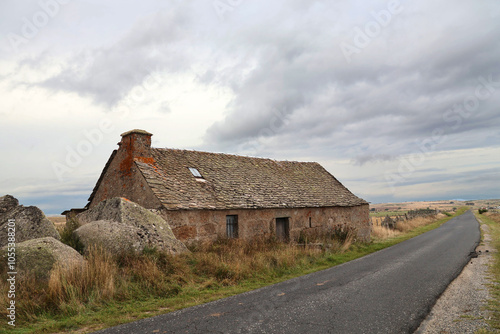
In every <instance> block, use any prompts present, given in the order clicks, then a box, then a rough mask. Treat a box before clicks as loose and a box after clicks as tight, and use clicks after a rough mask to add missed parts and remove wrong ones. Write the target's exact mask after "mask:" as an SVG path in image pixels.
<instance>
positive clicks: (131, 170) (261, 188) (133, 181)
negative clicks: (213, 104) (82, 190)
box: [86, 130, 370, 242]
mask: <svg viewBox="0 0 500 334" xmlns="http://www.w3.org/2000/svg"><path fill="white" fill-rule="evenodd" d="M151 136H152V135H151V134H150V133H148V132H146V131H143V130H133V131H129V132H127V133H124V134H122V141H121V142H120V143H119V149H118V150H115V151H114V152H113V153H112V155H111V157H110V159H109V160H108V162H107V164H106V166H105V168H104V170H103V172H102V174H101V176H100V178H99V180H98V182H97V185H96V186H95V188H94V190H93V192H92V195H91V196H90V198H89V203H88V204H87V207H86V208H87V209H88V208H93V207H95V206H96V205H97V204H99V203H100V202H101V201H103V200H105V199H109V198H113V197H124V198H127V199H129V200H131V201H133V202H135V203H137V204H139V205H141V206H143V207H145V208H147V209H152V210H154V211H157V212H158V213H159V214H160V215H161V216H162V217H163V218H164V219H165V220H166V221H167V222H168V223H169V225H170V226H171V227H172V230H173V232H174V234H175V236H176V237H177V238H178V239H179V240H181V241H184V242H191V241H196V240H207V239H215V238H217V237H218V236H227V235H229V232H228V230H227V228H228V226H227V225H228V224H229V223H228V222H227V220H226V218H227V216H237V218H236V219H237V236H238V237H240V238H251V237H254V236H257V235H266V234H273V233H274V234H277V235H279V236H280V237H283V236H285V237H286V239H294V238H296V237H298V235H299V234H300V231H302V230H306V229H321V228H323V229H326V228H328V227H333V226H335V225H338V224H346V225H349V226H352V227H355V228H356V231H357V233H358V236H359V237H362V238H367V237H369V235H370V223H369V215H368V210H369V207H368V203H367V202H366V201H364V200H363V199H361V198H359V197H356V196H355V195H354V194H352V193H351V192H350V191H349V190H348V189H347V188H345V187H344V186H343V185H342V184H341V183H340V182H339V181H338V180H337V179H335V177H333V176H332V175H331V174H330V173H328V172H327V171H326V170H325V169H324V168H323V167H321V166H320V165H319V164H317V163H314V162H295V161H275V160H271V159H262V158H250V157H241V156H235V155H228V154H219V153H208V152H197V151H186V150H173V149H157V148H151ZM277 229H278V231H277Z"/></svg>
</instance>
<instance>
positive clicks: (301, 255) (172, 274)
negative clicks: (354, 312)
mask: <svg viewBox="0 0 500 334" xmlns="http://www.w3.org/2000/svg"><path fill="white" fill-rule="evenodd" d="M333 232H335V233H334V234H331V233H329V234H328V235H316V236H315V238H313V237H311V236H310V237H309V238H310V239H309V240H308V242H307V243H304V244H297V243H295V242H292V243H282V242H279V241H277V240H276V239H274V238H256V239H254V240H251V241H245V240H240V239H219V240H216V241H214V242H205V243H200V244H197V245H192V246H191V250H192V252H191V253H189V254H183V255H179V256H172V255H170V254H168V253H165V252H160V251H157V250H155V249H146V250H145V252H144V254H141V255H137V254H135V255H134V254H129V255H123V256H121V257H113V256H111V255H110V254H108V253H106V252H104V251H103V250H101V249H97V248H94V249H91V250H90V251H89V252H88V254H87V255H86V256H85V259H86V262H85V264H84V265H79V266H56V267H55V268H54V269H53V270H52V272H51V275H50V279H49V281H48V283H47V282H45V283H43V282H36V281H35V278H34V277H32V276H29V275H28V276H26V277H23V278H22V282H19V284H18V287H19V288H18V291H17V295H16V300H17V301H19V304H18V305H17V312H18V315H19V319H25V320H26V321H34V320H36V319H37V317H39V316H40V315H42V314H45V315H46V314H50V315H52V316H73V315H76V314H82V313H84V312H85V311H86V310H88V309H95V308H99V307H101V306H105V305H106V304H107V303H109V302H131V301H140V300H147V299H149V298H155V297H158V298H166V297H169V296H175V295H178V294H179V293H180V292H182V291H183V290H184V289H187V290H190V291H192V290H197V289H198V290H199V291H203V290H207V289H214V288H215V289H217V288H218V287H222V286H229V285H237V284H239V283H240V282H243V281H245V280H253V279H255V280H261V279H262V280H270V279H271V280H272V279H275V278H277V277H282V276H285V275H287V274H289V273H290V272H292V271H300V270H306V269H307V268H310V267H311V265H312V264H313V263H315V261H316V262H317V261H319V260H321V258H322V257H325V256H327V255H328V254H331V253H341V252H344V251H345V250H347V249H348V248H349V246H350V245H351V243H352V240H353V238H352V236H353V233H351V232H350V231H344V232H343V231H333ZM339 236H340V237H342V238H343V240H342V239H339ZM5 289H7V284H6V281H5V280H4V279H2V280H1V281H0V307H1V310H0V314H2V315H6V311H5V309H6V308H5V307H3V306H4V305H7V304H6V303H7V302H8V300H7V297H6V296H7V293H6V290H5Z"/></svg>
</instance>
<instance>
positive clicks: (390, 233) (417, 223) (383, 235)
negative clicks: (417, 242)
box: [372, 214, 444, 240]
mask: <svg viewBox="0 0 500 334" xmlns="http://www.w3.org/2000/svg"><path fill="white" fill-rule="evenodd" d="M443 217H444V215H443V214H438V215H437V216H430V217H417V218H414V219H410V220H407V221H399V222H397V224H396V228H395V229H390V228H387V227H384V226H380V224H379V225H373V226H372V237H373V238H375V239H378V240H383V239H389V238H394V237H397V236H399V235H401V234H404V233H407V232H409V231H412V230H414V229H416V228H417V227H421V226H426V225H429V224H431V223H433V222H435V221H436V219H440V218H443Z"/></svg>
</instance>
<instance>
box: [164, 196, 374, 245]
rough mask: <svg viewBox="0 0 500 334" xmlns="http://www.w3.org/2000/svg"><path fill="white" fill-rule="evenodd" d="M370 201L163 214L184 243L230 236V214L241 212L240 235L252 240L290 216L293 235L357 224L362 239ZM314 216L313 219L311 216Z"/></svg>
mask: <svg viewBox="0 0 500 334" xmlns="http://www.w3.org/2000/svg"><path fill="white" fill-rule="evenodd" d="M368 210H369V208H368V204H366V205H360V206H355V207H329V208H300V209H255V210H251V209H245V210H177V211H170V210H166V209H162V210H160V211H159V213H160V215H161V216H162V217H163V218H164V219H165V220H166V221H167V222H168V223H169V224H170V226H171V227H172V230H173V232H174V234H175V235H176V237H177V238H178V239H180V240H181V241H184V242H188V243H189V242H192V241H197V240H213V239H216V238H217V237H218V236H225V235H226V215H238V236H239V238H243V239H249V238H252V237H255V236H258V235H269V234H274V233H275V226H276V221H275V219H276V218H284V217H288V218H289V224H290V238H291V239H296V238H297V237H298V236H299V234H300V232H301V231H302V230H304V229H310V228H324V227H333V226H335V225H336V224H348V225H351V226H354V227H356V229H357V232H358V237H359V238H368V237H369V236H370V232H371V227H370V223H369V216H368ZM309 218H310V219H309Z"/></svg>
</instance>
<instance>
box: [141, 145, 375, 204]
mask: <svg viewBox="0 0 500 334" xmlns="http://www.w3.org/2000/svg"><path fill="white" fill-rule="evenodd" d="M151 153H152V156H153V160H154V161H152V160H145V159H136V160H135V163H136V165H137V166H138V167H139V169H140V171H141V172H142V174H143V175H144V177H145V178H146V180H147V182H148V184H149V185H150V187H151V188H152V190H153V192H154V193H155V195H156V196H157V197H158V199H159V200H160V201H161V202H162V203H163V204H164V206H165V207H166V208H167V209H171V210H176V209H254V208H295V207H296V208H301V207H302V208H303V207H328V206H356V205H362V204H367V202H366V201H364V200H363V199H361V198H359V197H357V196H355V195H354V194H352V193H351V192H350V191H349V190H348V189H347V188H346V187H344V186H343V185H342V184H341V183H340V182H339V181H338V180H337V179H336V178H335V177H333V175H331V174H330V173H328V172H327V171H326V170H325V169H324V168H323V167H322V166H321V165H320V164H318V163H315V162H295V161H275V160H271V159H262V158H250V157H243V156H236V155H230V154H220V153H207V152H198V151H187V150H176V149H159V148H152V149H151ZM189 168H196V169H197V170H198V171H199V172H200V174H201V176H202V178H196V177H195V176H193V174H192V173H191V172H190V170H189Z"/></svg>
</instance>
